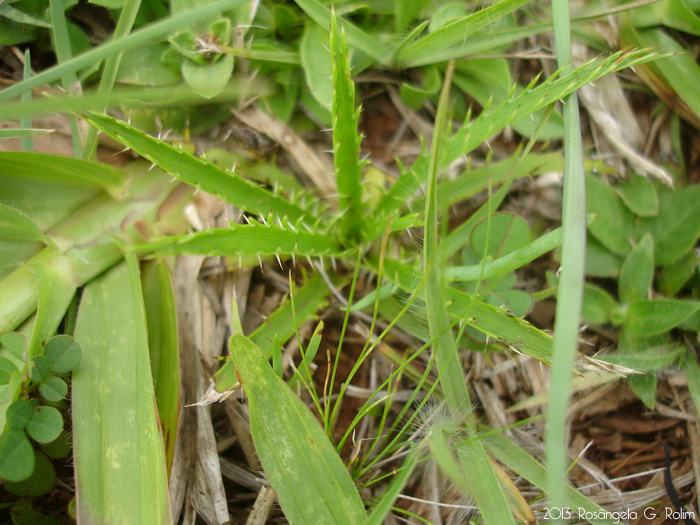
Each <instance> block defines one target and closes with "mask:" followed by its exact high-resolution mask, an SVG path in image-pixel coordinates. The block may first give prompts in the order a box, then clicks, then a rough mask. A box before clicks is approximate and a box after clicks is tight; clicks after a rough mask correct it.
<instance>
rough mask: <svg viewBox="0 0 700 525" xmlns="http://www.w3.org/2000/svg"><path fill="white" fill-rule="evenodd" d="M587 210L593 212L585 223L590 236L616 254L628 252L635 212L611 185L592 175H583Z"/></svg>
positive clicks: (630, 246)
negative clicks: (590, 220)
mask: <svg viewBox="0 0 700 525" xmlns="http://www.w3.org/2000/svg"><path fill="white" fill-rule="evenodd" d="M586 212H587V213H595V214H596V220H594V221H593V222H592V223H591V225H590V226H588V231H589V232H591V234H592V235H593V237H595V238H596V239H597V240H598V241H600V243H601V244H602V245H603V246H605V247H606V248H607V249H608V250H610V251H611V252H613V253H615V254H618V255H627V254H628V253H629V252H630V250H631V249H632V245H631V244H630V238H631V237H632V232H633V228H634V216H633V215H632V213H631V212H630V211H629V210H628V209H627V207H626V206H625V205H624V204H623V203H622V201H621V200H620V198H619V197H618V196H617V194H616V193H615V192H614V191H613V189H612V188H611V187H610V186H609V185H608V184H607V183H606V182H604V181H602V180H600V179H598V178H597V177H594V176H593V175H586Z"/></svg>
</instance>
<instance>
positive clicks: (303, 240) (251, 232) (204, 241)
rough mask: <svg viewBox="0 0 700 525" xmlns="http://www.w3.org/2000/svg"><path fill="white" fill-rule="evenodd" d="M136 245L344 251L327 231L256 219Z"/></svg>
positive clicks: (249, 251)
mask: <svg viewBox="0 0 700 525" xmlns="http://www.w3.org/2000/svg"><path fill="white" fill-rule="evenodd" d="M135 249H136V250H139V251H157V252H160V253H162V254H175V253H187V254H202V255H301V256H306V255H308V256H331V255H335V256H338V255H341V254H343V253H344V251H343V250H341V249H340V248H339V247H338V246H337V245H336V243H335V242H334V241H333V239H331V238H330V237H329V236H327V235H324V234H321V233H308V232H305V231H299V232H294V231H292V230H291V229H289V230H286V229H282V228H280V227H279V226H275V225H272V224H269V225H267V226H266V225H264V224H260V223H255V222H251V224H232V225H231V227H230V228H209V229H208V230H204V231H202V232H199V233H194V234H192V235H177V236H172V237H165V238H163V239H158V240H155V241H153V242H151V243H149V244H144V245H142V246H137V247H136V248H135Z"/></svg>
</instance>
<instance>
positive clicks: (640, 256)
mask: <svg viewBox="0 0 700 525" xmlns="http://www.w3.org/2000/svg"><path fill="white" fill-rule="evenodd" d="M653 280H654V241H653V240H652V238H651V235H650V234H646V235H645V236H644V237H643V238H642V240H641V241H639V243H638V244H637V246H635V247H634V249H633V250H632V251H631V252H630V253H629V254H628V255H627V258H626V259H625V262H624V264H623V265H622V270H621V271H620V280H619V281H618V294H619V296H620V302H622V303H624V304H627V303H631V302H632V301H637V300H641V299H646V298H647V296H648V295H649V290H650V289H651V283H652V281H653Z"/></svg>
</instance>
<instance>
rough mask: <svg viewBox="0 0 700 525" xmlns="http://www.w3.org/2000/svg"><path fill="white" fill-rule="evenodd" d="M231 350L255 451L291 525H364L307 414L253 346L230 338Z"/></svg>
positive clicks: (352, 493) (346, 480)
mask: <svg viewBox="0 0 700 525" xmlns="http://www.w3.org/2000/svg"><path fill="white" fill-rule="evenodd" d="M229 349H230V352H231V358H232V359H233V362H234V364H235V365H236V375H237V376H238V380H239V381H240V383H241V386H242V387H243V389H244V390H245V393H246V395H247V397H248V407H249V411H250V429H251V433H252V435H253V441H254V442H255V448H256V449H257V451H258V455H259V456H260V461H261V462H262V464H263V467H264V469H265V474H266V475H267V478H268V480H269V481H270V484H271V485H272V487H273V488H274V489H275V491H276V492H277V495H278V496H279V501H280V505H281V506H282V510H283V511H284V513H285V516H286V517H287V519H288V520H289V522H290V523H292V524H299V525H305V524H308V523H318V524H326V523H327V524H338V525H341V524H342V525H352V524H360V523H365V521H366V519H367V516H366V514H365V510H364V507H363V506H362V500H361V499H360V495H359V494H358V492H357V489H356V488H355V485H354V484H353V482H352V479H351V478H350V474H348V471H347V470H346V468H345V465H344V464H343V462H342V461H341V460H340V457H339V456H338V454H337V452H336V451H335V448H334V447H333V445H332V444H331V442H330V441H329V440H328V437H327V436H326V434H325V432H324V431H323V429H322V428H321V425H320V424H319V422H318V421H317V420H316V418H315V417H314V416H313V415H312V413H311V412H310V411H309V409H308V408H306V406H305V405H304V404H303V403H302V402H301V400H300V399H299V398H298V397H296V396H295V395H294V394H293V393H292V391H291V390H290V389H289V387H288V386H287V384H286V383H285V382H284V381H282V379H280V378H279V377H278V376H277V374H275V372H274V371H273V370H272V367H271V366H270V364H269V363H268V361H267V359H265V357H264V356H263V354H262V352H261V351H260V349H259V348H258V347H257V346H256V345H255V344H254V343H253V342H252V341H250V340H249V339H247V338H246V337H244V336H242V335H234V336H233V337H232V338H231V340H230V342H229Z"/></svg>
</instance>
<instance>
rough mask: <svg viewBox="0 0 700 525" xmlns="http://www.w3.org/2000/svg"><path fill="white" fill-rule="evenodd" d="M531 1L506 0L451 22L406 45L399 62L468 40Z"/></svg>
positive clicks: (427, 55) (399, 56)
mask: <svg viewBox="0 0 700 525" xmlns="http://www.w3.org/2000/svg"><path fill="white" fill-rule="evenodd" d="M529 3H530V2H529V0H504V1H502V2H498V3H497V4H494V5H492V6H489V7H487V8H485V9H481V10H480V11H477V12H476V13H472V14H471V15H469V16H466V17H464V18H461V19H459V20H455V21H454V22H450V23H449V24H447V25H445V26H443V27H442V28H440V29H438V30H437V31H435V32H434V33H431V34H429V35H428V36H425V37H423V38H421V39H420V40H418V41H417V42H414V43H413V44H410V45H408V46H405V47H404V49H403V50H402V51H401V52H400V53H399V54H398V56H397V62H398V64H403V62H404V61H405V60H411V62H413V63H416V62H419V61H420V60H421V59H423V58H429V57H431V56H432V55H434V54H435V51H436V50H443V49H447V48H449V47H450V46H452V45H454V44H458V43H459V42H464V41H466V40H468V39H469V37H470V35H473V34H474V33H476V32H477V31H479V30H481V29H483V28H485V27H486V26H488V25H490V24H493V23H494V22H496V21H497V20H498V19H500V18H502V17H504V16H506V15H507V14H508V13H512V12H513V11H515V10H517V9H520V8H521V7H523V6H525V5H527V4H529Z"/></svg>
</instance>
